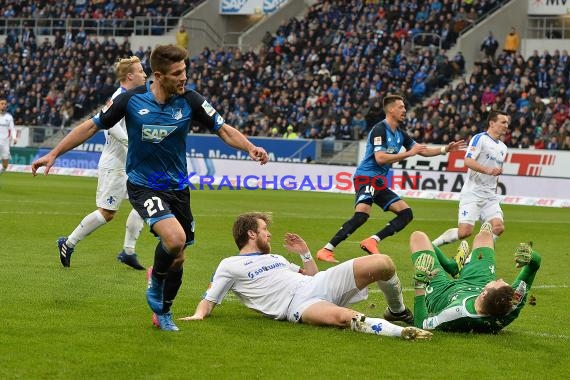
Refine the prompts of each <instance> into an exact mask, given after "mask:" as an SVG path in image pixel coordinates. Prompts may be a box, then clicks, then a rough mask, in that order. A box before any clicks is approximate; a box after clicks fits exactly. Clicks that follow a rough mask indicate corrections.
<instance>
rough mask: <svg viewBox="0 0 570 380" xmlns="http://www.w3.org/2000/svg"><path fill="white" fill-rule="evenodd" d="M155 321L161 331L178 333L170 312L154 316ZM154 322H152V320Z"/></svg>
mask: <svg viewBox="0 0 570 380" xmlns="http://www.w3.org/2000/svg"><path fill="white" fill-rule="evenodd" d="M156 320H157V321H158V328H159V329H161V330H163V331H178V330H179V328H178V327H177V326H176V325H175V324H174V321H173V320H172V312H170V311H169V312H168V313H163V314H156ZM153 322H154V320H153Z"/></svg>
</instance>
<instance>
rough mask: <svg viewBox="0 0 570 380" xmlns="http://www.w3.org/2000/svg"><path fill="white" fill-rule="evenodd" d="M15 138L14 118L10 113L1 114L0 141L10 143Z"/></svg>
mask: <svg viewBox="0 0 570 380" xmlns="http://www.w3.org/2000/svg"><path fill="white" fill-rule="evenodd" d="M15 138H16V129H15V128H14V118H13V117H12V115H10V114H9V113H8V112H5V113H3V114H0V140H3V141H8V140H10V139H12V140H13V139H15Z"/></svg>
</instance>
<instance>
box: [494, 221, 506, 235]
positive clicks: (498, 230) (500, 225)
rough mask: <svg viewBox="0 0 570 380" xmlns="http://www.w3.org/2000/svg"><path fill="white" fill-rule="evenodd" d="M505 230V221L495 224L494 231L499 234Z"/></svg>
mask: <svg viewBox="0 0 570 380" xmlns="http://www.w3.org/2000/svg"><path fill="white" fill-rule="evenodd" d="M503 232H505V225H504V224H503V223H497V224H495V225H494V226H493V233H494V234H495V235H497V236H499V235H500V234H502V233H503Z"/></svg>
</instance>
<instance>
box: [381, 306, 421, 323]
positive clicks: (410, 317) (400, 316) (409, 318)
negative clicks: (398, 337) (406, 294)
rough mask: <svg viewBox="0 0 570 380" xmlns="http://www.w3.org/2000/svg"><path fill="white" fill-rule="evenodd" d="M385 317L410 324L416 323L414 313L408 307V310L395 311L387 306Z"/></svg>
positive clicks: (392, 320) (390, 320)
mask: <svg viewBox="0 0 570 380" xmlns="http://www.w3.org/2000/svg"><path fill="white" fill-rule="evenodd" d="M384 319H385V320H387V321H389V322H397V321H400V322H404V323H406V324H408V325H413V324H414V314H413V313H412V311H411V310H410V309H408V308H406V310H404V311H402V312H400V313H394V312H392V310H390V308H389V307H387V308H386V310H385V311H384Z"/></svg>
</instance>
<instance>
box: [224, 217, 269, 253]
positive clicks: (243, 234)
mask: <svg viewBox="0 0 570 380" xmlns="http://www.w3.org/2000/svg"><path fill="white" fill-rule="evenodd" d="M259 219H261V220H263V221H264V222H265V223H267V225H268V226H269V225H270V224H271V214H270V213H268V212H248V213H245V214H241V215H239V216H238V217H237V218H236V220H235V222H234V227H233V234H234V241H235V242H236V245H237V247H238V249H242V248H243V247H244V246H245V245H246V244H247V241H248V240H249V236H248V235H247V232H248V231H255V232H257V229H258V223H257V221H258V220H259Z"/></svg>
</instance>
